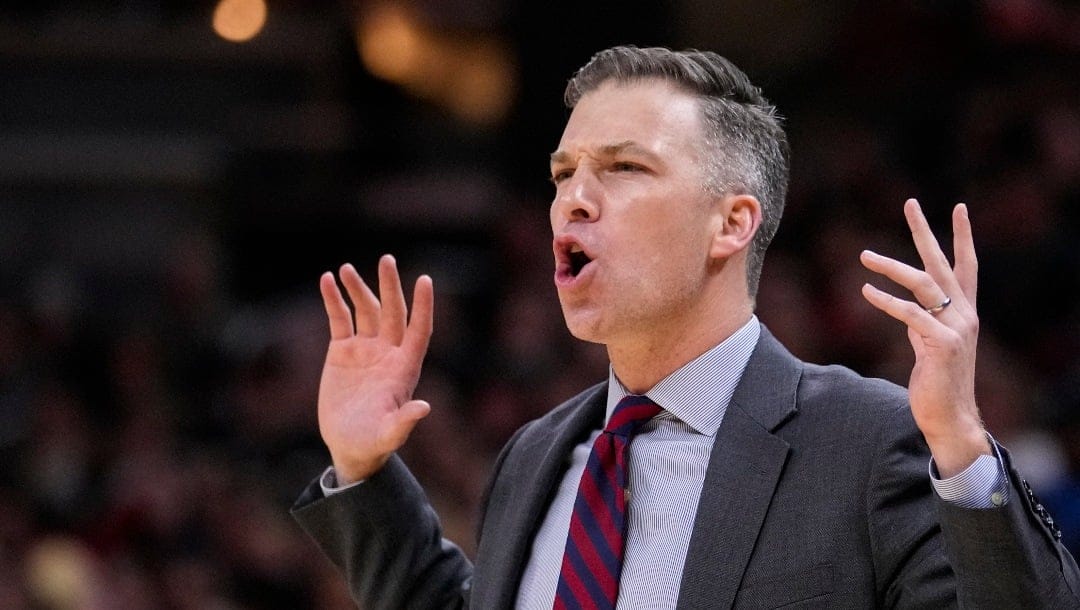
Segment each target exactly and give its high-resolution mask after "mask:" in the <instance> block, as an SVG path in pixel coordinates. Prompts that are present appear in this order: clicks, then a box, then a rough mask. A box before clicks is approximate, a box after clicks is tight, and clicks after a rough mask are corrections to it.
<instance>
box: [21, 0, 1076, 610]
mask: <svg viewBox="0 0 1080 610" xmlns="http://www.w3.org/2000/svg"><path fill="white" fill-rule="evenodd" d="M619 43H634V44H638V45H640V46H645V45H664V46H670V47H676V48H685V47H699V48H707V49H711V50H715V51H717V52H719V53H721V54H723V55H726V56H728V57H729V58H731V59H732V60H734V61H735V62H736V63H737V64H738V65H740V66H741V67H743V68H744V69H745V70H746V71H747V72H748V73H749V74H750V76H751V78H752V79H753V80H754V81H755V82H756V83H758V84H759V85H761V86H762V87H763V88H764V90H765V93H766V95H767V96H768V97H769V98H770V99H772V100H773V101H774V102H775V103H776V104H777V105H778V106H779V108H780V110H781V112H782V113H783V114H784V115H785V116H786V117H787V125H788V130H789V134H790V138H791V142H792V148H793V155H794V163H793V175H792V184H791V190H790V196H789V198H788V206H787V211H786V216H785V220H784V222H783V223H782V225H781V228H780V233H779V235H778V237H777V239H776V242H775V246H774V247H773V249H772V250H771V253H770V255H769V257H768V259H767V261H766V266H765V276H764V279H763V281H762V287H761V294H760V298H759V307H758V315H759V316H760V317H761V319H762V320H763V321H764V322H765V323H766V324H768V325H769V327H770V328H771V329H772V330H773V332H774V333H775V334H776V335H778V336H779V337H780V338H781V339H782V340H783V341H784V342H785V343H786V344H787V345H788V346H789V347H790V348H791V349H792V351H794V352H795V353H796V355H798V356H800V357H802V358H804V359H807V360H811V361H816V362H839V363H843V364H847V365H849V366H851V367H853V368H855V369H856V370H858V371H860V372H862V373H864V374H867V375H874V376H882V377H886V378H889V379H892V380H894V381H896V382H898V383H906V380H907V376H908V373H909V372H910V367H911V363H912V356H911V353H910V352H911V350H910V347H909V345H908V343H907V341H906V337H905V335H904V331H903V329H902V328H901V327H900V326H899V325H898V324H896V323H894V322H893V321H891V320H889V319H887V318H885V317H884V316H882V315H880V314H878V313H877V312H876V311H874V310H872V309H871V308H870V307H869V306H868V305H867V304H866V303H865V302H864V300H863V299H862V297H861V296H860V295H859V286H860V285H861V284H862V283H863V282H864V281H866V280H867V279H868V276H867V274H865V273H864V272H863V271H862V269H861V266H860V265H859V264H858V252H859V251H860V250H861V249H862V248H864V247H874V248H875V249H878V251H881V252H884V253H888V254H891V255H895V256H900V257H902V258H904V259H905V260H910V261H914V253H913V251H912V249H911V247H910V246H909V245H908V243H907V242H908V240H909V236H908V232H907V229H906V227H905V225H904V221H903V215H902V213H901V203H902V201H903V200H904V199H905V198H906V197H908V196H917V197H919V198H920V199H921V200H922V201H923V204H924V207H926V208H927V209H928V213H929V215H930V217H931V221H932V223H933V224H934V226H935V228H936V229H937V230H938V233H939V235H944V236H946V238H947V237H948V234H949V224H948V212H949V209H950V208H951V206H952V204H953V203H954V202H956V201H966V202H968V203H969V205H970V209H971V217H972V219H973V223H974V225H975V235H976V243H977V248H978V251H979V255H980V263H981V269H980V272H981V277H980V293H979V297H980V303H979V305H980V314H981V319H982V335H981V341H980V355H979V367H980V368H979V379H978V395H979V399H980V401H981V407H982V410H983V414H984V416H985V419H986V423H987V425H988V426H989V429H990V430H991V431H992V433H994V434H995V435H996V436H997V438H999V439H1000V440H1002V441H1003V442H1005V443H1006V445H1007V446H1009V447H1010V448H1011V449H1012V450H1013V451H1014V453H1015V455H1016V459H1017V461H1018V462H1019V463H1020V464H1021V466H1022V468H1023V469H1024V471H1025V473H1026V475H1027V476H1028V478H1029V480H1030V481H1031V483H1032V485H1033V487H1034V488H1035V490H1036V492H1037V493H1038V494H1039V495H1040V496H1041V497H1042V498H1043V501H1044V503H1045V504H1046V505H1047V506H1048V507H1049V508H1050V510H1051V512H1052V513H1053V514H1054V516H1055V517H1056V518H1057V520H1058V522H1059V524H1060V526H1061V528H1062V530H1063V531H1064V535H1065V540H1066V542H1067V543H1068V544H1069V545H1070V546H1071V548H1072V550H1073V552H1074V553H1080V356H1078V354H1080V352H1078V347H1080V346H1078V343H1080V333H1078V329H1080V310H1078V304H1080V300H1078V299H1077V296H1076V294H1077V292H1078V290H1077V286H1078V284H1080V260H1078V258H1080V246H1078V243H1080V242H1078V238H1080V221H1078V215H1080V79H1078V76H1077V75H1078V74H1080V61H1078V60H1080V7H1078V5H1077V4H1076V3H1074V2H1067V1H1065V0H1015V1H1005V0H982V1H972V2H947V3H943V2H931V1H928V0H922V1H920V0H901V1H897V2H890V3H881V2H869V1H859V0H827V1H823V2H814V3H790V2H782V1H779V0H757V1H747V0H743V1H737V0H719V1H715V0H710V1H706V0H676V1H673V2H665V3H660V2H645V1H643V0H622V1H620V2H599V1H588V0H573V1H571V0H548V1H547V2H527V1H522V0H442V1H440V0H378V1H377V0H372V1H365V2H341V3H312V2H301V1H296V0H280V1H275V0H268V1H266V2H263V1H261V0H221V1H220V2H212V1H196V2H177V1H168V0H161V1H153V0H128V1H121V2H101V1H92V0H91V1H86V2H78V3H75V2H55V1H49V0H44V1H38V2H7V3H5V4H4V7H3V8H2V9H0V607H3V608H35V609H37V608H42V609H45V608H49V609H52V608H56V609H66V608H78V609H84V608H85V609H96V608H128V609H139V608H166V609H188V608H192V609H194V608H200V609H204V608H212V609H222V610H225V609H249V608H250V609H257V608H290V609H304V608H346V607H350V604H349V601H348V598H347V593H346V589H345V586H344V584H343V582H342V580H341V579H340V577H339V576H338V575H337V574H336V573H335V572H334V571H333V570H332V568H331V566H330V565H329V562H328V561H326V560H325V559H324V558H323V557H322V556H321V555H320V554H319V553H318V551H317V550H316V548H315V547H314V545H313V544H312V543H310V542H309V541H308V540H307V539H306V538H305V537H304V536H303V534H302V532H301V531H300V530H299V528H298V527H297V526H296V525H295V524H294V523H293V522H292V521H291V519H290V517H289V515H288V508H289V506H290V505H291V504H292V501H293V500H294V499H295V497H296V496H297V495H298V493H299V492H300V490H301V489H302V487H303V486H304V485H305V484H306V483H307V482H308V481H309V480H310V479H311V478H313V477H315V476H316V475H318V474H319V473H320V472H321V471H322V469H323V468H325V466H326V465H327V464H328V459H329V458H328V456H327V454H326V451H325V449H324V447H323V445H322V443H321V441H320V440H319V437H318V431H317V424H316V419H315V400H316V393H317V386H318V375H319V370H320V367H321V364H322V357H323V353H324V350H325V345H326V340H327V328H326V322H325V319H324V314H323V312H322V310H321V303H320V300H319V296H318V289H317V281H318V277H319V275H320V273H322V272H323V271H325V270H327V269H335V268H337V266H338V265H340V264H341V263H342V262H344V261H353V262H354V263H356V264H357V266H358V267H359V268H360V270H361V272H362V273H363V274H365V275H367V276H369V277H370V276H371V274H372V272H373V271H374V268H375V261H376V259H377V257H378V255H379V254H381V253H383V252H393V253H395V254H396V255H397V257H398V260H399V263H400V265H401V266H402V268H403V272H404V273H405V275H406V276H407V277H408V278H409V279H410V281H411V278H414V277H415V276H416V275H418V274H419V273H423V272H426V273H430V274H431V275H432V276H433V277H434V278H435V286H436V291H437V299H436V302H437V312H436V331H435V336H434V339H433V343H432V347H431V352H430V355H429V357H428V360H427V363H426V368H425V372H424V375H423V379H422V382H421V386H420V388H419V389H418V392H417V394H418V396H420V397H423V398H425V399H427V400H429V401H430V402H431V403H432V404H433V405H434V406H435V410H434V411H433V413H432V415H431V416H430V417H429V418H428V419H427V420H425V421H424V422H423V423H422V424H421V425H420V426H419V428H418V429H417V431H416V433H415V434H414V436H413V438H412V439H411V440H410V442H409V444H408V445H407V447H406V449H405V450H404V451H403V454H404V457H405V459H406V461H407V462H408V463H409V464H410V465H411V466H412V467H413V469H414V471H415V473H416V474H417V476H418V478H420V479H421V481H422V482H423V483H424V485H425V487H426V489H427V490H428V492H429V494H430V496H431V499H432V501H433V503H434V504H435V505H436V507H437V508H438V510H439V511H440V514H441V515H442V517H443V519H444V525H445V528H446V533H447V534H448V536H449V537H451V538H452V539H454V540H455V541H457V542H458V543H459V544H460V545H461V546H462V547H464V548H465V549H466V550H467V551H468V552H470V553H471V552H472V550H473V548H474V545H473V528H474V525H475V522H476V518H477V506H478V502H479V498H480V495H481V493H482V490H483V485H484V483H485V481H486V478H487V475H488V472H489V469H490V466H491V463H492V460H493V458H494V456H495V455H496V453H497V451H498V449H499V447H500V446H501V445H502V443H503V442H504V441H505V440H506V439H507V438H508V436H509V435H510V434H511V433H512V431H513V430H515V429H516V428H517V427H518V426H519V425H521V424H522V423H523V422H525V421H527V420H529V419H531V418H533V417H535V416H537V415H539V414H541V413H544V412H545V411H547V410H548V409H549V408H550V407H552V406H553V405H555V404H557V403H558V402H560V401H562V400H564V399H566V398H568V397H570V396H572V395H573V394H575V393H577V392H578V391H580V390H581V389H583V388H585V387H586V386H588V385H591V384H593V383H595V382H597V381H600V380H602V379H604V376H605V374H606V356H605V354H604V352H603V350H602V349H600V348H597V347H596V346H593V345H587V344H582V343H580V342H577V341H574V340H572V339H571V338H570V337H569V335H568V333H567V332H566V330H565V327H564V326H563V323H562V319H561V314H560V312H559V308H558V304H557V300H556V298H555V293H554V290H553V288H552V285H551V273H552V262H551V260H550V257H551V255H550V229H549V227H548V222H547V207H548V203H549V201H550V197H551V194H552V189H551V186H550V184H549V183H548V181H547V155H548V153H549V152H551V150H553V149H554V148H555V146H556V144H557V142H558V138H559V134H560V132H561V128H562V125H563V123H564V122H565V120H566V117H567V116H568V111H567V110H565V109H564V108H563V106H562V102H561V98H562V90H563V86H564V84H565V82H566V79H567V78H568V77H569V76H570V75H571V74H572V73H573V71H574V70H575V69H576V68H577V67H578V66H580V65H581V64H583V63H584V62H585V61H586V60H588V58H589V57H590V56H591V55H592V54H593V53H594V52H596V51H598V50H600V49H601V48H604V47H607V46H610V45H613V44H619Z"/></svg>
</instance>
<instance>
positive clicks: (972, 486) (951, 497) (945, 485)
mask: <svg viewBox="0 0 1080 610" xmlns="http://www.w3.org/2000/svg"><path fill="white" fill-rule="evenodd" d="M990 445H991V446H992V447H993V448H994V453H995V455H980V456H979V457H977V458H975V461H974V462H972V463H971V465H970V466H968V467H967V468H966V469H965V470H964V471H963V472H961V473H959V474H956V475H954V476H951V477H949V478H947V479H940V478H938V471H937V466H936V465H935V464H934V459H933V458H930V482H931V483H932V484H933V486H934V491H935V492H936V493H937V495H938V497H940V498H941V499H942V500H945V501H946V502H948V503H950V504H954V505H956V506H959V507H960V508H997V507H999V506H1004V505H1005V503H1006V502H1008V501H1009V493H1008V492H1009V487H1008V480H1009V479H1008V477H1006V476H1005V466H1004V463H1003V462H1002V461H1001V455H1000V454H998V449H997V445H996V444H994V442H993V441H992V440H991V442H990Z"/></svg>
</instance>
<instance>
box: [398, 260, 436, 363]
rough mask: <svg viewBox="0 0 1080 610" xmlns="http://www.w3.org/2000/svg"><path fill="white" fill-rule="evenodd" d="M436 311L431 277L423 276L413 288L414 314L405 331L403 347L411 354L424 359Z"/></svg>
mask: <svg viewBox="0 0 1080 610" xmlns="http://www.w3.org/2000/svg"><path fill="white" fill-rule="evenodd" d="M434 310H435V289H434V287H433V286H432V282H431V277H430V276H427V275H421V276H420V277H419V278H417V279H416V286H414V287H413V301H412V313H411V314H409V327H408V328H407V329H406V330H405V340H404V342H403V344H402V345H403V346H404V347H405V348H406V349H408V350H409V351H410V352H412V353H414V354H416V355H418V356H420V357H423V355H424V353H425V352H427V348H428V343H429V342H430V341H431V329H432V325H433V318H434Z"/></svg>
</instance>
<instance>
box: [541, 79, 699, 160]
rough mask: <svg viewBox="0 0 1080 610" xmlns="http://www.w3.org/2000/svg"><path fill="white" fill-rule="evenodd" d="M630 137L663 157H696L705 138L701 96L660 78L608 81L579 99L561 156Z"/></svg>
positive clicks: (625, 140)
mask: <svg viewBox="0 0 1080 610" xmlns="http://www.w3.org/2000/svg"><path fill="white" fill-rule="evenodd" d="M626 142H632V143H634V144H635V145H637V146H639V147H642V148H645V149H647V150H649V151H650V152H653V153H655V154H658V155H662V156H673V155H690V156H692V157H696V156H697V155H698V151H699V150H700V148H701V147H700V144H701V143H702V142H703V123H702V118H701V106H700V102H699V100H698V99H697V98H696V97H694V96H693V95H692V94H690V93H687V92H686V91H684V90H682V89H679V88H678V87H676V86H675V85H673V84H671V83H669V82H667V81H664V80H661V79H644V80H637V81H631V82H616V81H613V80H608V81H606V82H604V83H603V84H601V85H600V86H599V87H598V88H596V89H594V90H592V91H590V92H589V93H586V94H585V95H584V96H582V98H581V99H580V100H579V101H578V103H577V105H576V106H575V107H574V110H573V112H571V113H570V119H569V120H568V121H567V123H566V128H565V129H564V130H563V135H562V139H561V140H560V142H559V150H558V151H556V155H564V154H569V155H576V154H580V153H582V152H585V153H596V152H597V151H598V150H600V149H602V148H605V147H607V148H610V147H611V146H612V145H616V144H620V143H626Z"/></svg>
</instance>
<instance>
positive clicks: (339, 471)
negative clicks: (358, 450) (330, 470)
mask: <svg viewBox="0 0 1080 610" xmlns="http://www.w3.org/2000/svg"><path fill="white" fill-rule="evenodd" d="M388 458H389V456H388ZM331 463H332V464H333V466H334V479H335V481H336V483H337V485H336V487H345V486H348V485H352V484H353V483H356V482H358V481H366V480H367V479H370V478H371V477H372V476H374V475H375V473H376V472H378V471H379V470H380V469H381V468H382V467H383V465H384V464H386V460H385V459H384V460H381V461H380V462H378V463H375V464H367V465H364V464H355V463H350V462H347V461H345V460H338V459H335V458H332V459H331Z"/></svg>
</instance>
